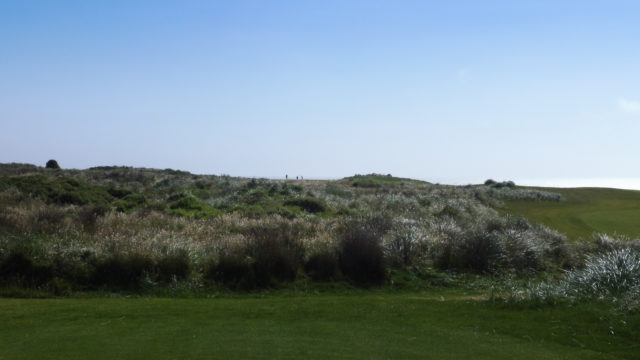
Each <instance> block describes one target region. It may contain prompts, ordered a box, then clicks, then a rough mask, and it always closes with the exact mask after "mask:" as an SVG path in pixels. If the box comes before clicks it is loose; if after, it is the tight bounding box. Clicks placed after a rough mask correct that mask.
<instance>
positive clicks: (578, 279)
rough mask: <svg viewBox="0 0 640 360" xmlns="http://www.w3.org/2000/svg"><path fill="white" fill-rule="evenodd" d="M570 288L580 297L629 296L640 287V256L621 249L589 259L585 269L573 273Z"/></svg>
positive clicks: (569, 277)
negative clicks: (627, 294) (629, 293)
mask: <svg viewBox="0 0 640 360" xmlns="http://www.w3.org/2000/svg"><path fill="white" fill-rule="evenodd" d="M566 287H567V293H568V294H569V295H570V296H574V297H578V298H580V297H596V298H610V297H618V296H622V295H625V294H626V293H628V292H630V291H631V290H634V289H636V288H638V287H640V253H638V252H637V251H634V250H631V249H621V250H613V251H611V252H608V253H605V254H598V255H591V256H588V257H587V261H586V263H585V266H584V268H583V269H579V270H575V271H572V272H570V273H569V275H568V276H567V280H566Z"/></svg>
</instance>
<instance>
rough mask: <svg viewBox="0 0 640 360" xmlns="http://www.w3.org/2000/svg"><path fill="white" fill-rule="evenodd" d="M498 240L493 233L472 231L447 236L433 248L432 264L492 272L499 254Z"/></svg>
mask: <svg viewBox="0 0 640 360" xmlns="http://www.w3.org/2000/svg"><path fill="white" fill-rule="evenodd" d="M499 240H500V239H499V237H498V235H497V234H495V233H484V232H473V231H470V232H467V233H464V234H460V235H459V237H457V238H447V239H446V240H444V241H442V242H441V243H440V244H438V247H437V249H435V250H434V252H435V254H434V266H435V267H436V268H438V269H442V270H458V271H472V272H477V273H490V272H493V271H494V270H496V265H497V261H498V256H499V255H500V247H499Z"/></svg>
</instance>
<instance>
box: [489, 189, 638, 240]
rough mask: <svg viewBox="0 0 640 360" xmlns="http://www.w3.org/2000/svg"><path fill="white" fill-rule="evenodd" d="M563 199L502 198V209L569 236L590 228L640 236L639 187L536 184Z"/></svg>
mask: <svg viewBox="0 0 640 360" xmlns="http://www.w3.org/2000/svg"><path fill="white" fill-rule="evenodd" d="M535 189H538V190H545V191H551V192H556V193H560V194H562V196H563V197H564V198H565V199H566V201H562V202H552V201H532V200H505V201H504V207H503V208H502V209H501V210H502V211H503V212H505V213H511V214H517V215H522V216H525V217H526V218H528V219H529V220H531V221H535V222H539V223H542V224H544V225H546V226H549V227H551V228H553V229H556V230H558V231H560V232H562V233H564V234H566V235H567V236H568V237H569V238H570V239H571V240H576V239H578V238H587V237H589V236H591V234H592V233H593V232H603V233H608V234H614V233H615V234H619V235H626V236H629V237H634V238H636V237H640V191H633V190H620V189H608V188H566V189H560V188H535Z"/></svg>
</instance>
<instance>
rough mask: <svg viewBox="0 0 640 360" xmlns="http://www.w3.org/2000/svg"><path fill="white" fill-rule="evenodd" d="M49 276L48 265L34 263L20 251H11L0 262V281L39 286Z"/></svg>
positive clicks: (49, 277) (47, 279)
mask: <svg viewBox="0 0 640 360" xmlns="http://www.w3.org/2000/svg"><path fill="white" fill-rule="evenodd" d="M51 277H52V271H51V266H50V265H45V264H36V263H34V262H33V261H32V260H31V258H30V257H29V256H27V255H26V254H24V253H23V252H21V251H11V252H10V253H9V255H8V256H7V257H6V258H5V259H3V260H2V262H0V282H4V283H11V282H13V283H15V284H21V285H26V286H39V285H43V284H45V283H46V282H47V281H49V279H51Z"/></svg>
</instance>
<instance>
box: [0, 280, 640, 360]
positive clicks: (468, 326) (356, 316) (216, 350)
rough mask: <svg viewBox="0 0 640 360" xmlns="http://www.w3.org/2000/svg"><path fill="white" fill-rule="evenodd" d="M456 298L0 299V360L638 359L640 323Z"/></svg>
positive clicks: (593, 308) (589, 310) (595, 311)
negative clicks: (151, 359) (273, 359)
mask: <svg viewBox="0 0 640 360" xmlns="http://www.w3.org/2000/svg"><path fill="white" fill-rule="evenodd" d="M603 314H608V313H606V312H603V309H602V308H601V307H600V306H599V305H598V304H582V305H579V306H557V307H550V308H543V309H526V308H520V309H514V308H507V309H505V308H504V307H503V306H501V305H496V304H492V303H490V302H487V301H477V300H473V299H472V298H471V297H468V296H466V295H465V294H463V293H460V292H456V293H417V294H397V293H388V292H386V293H385V292H373V293H367V294H364V293H355V294H352V295H316V296H293V297H288V296H282V295H278V296H270V297H266V298H249V297H242V298H235V299H225V298H219V299H162V298H133V299H125V298H114V299H105V298H94V299H31V300H26V299H20V300H14V299H1V300H0V359H36V358H48V359H84V358H86V357H87V356H91V358H95V359H114V358H123V359H148V358H153V359H174V358H183V359H186V358H188V359H205V358H206V359H211V358H220V359H229V358H243V359H272V358H277V359H298V358H308V359H316V358H317V359H326V358H340V359H355V358H357V359H391V358H393V359H425V358H433V359H464V358H474V359H514V358H517V359H620V358H628V359H630V358H638V357H639V356H640V344H638V342H637V339H638V336H640V333H639V332H638V331H639V329H640V326H639V325H640V318H639V317H638V316H637V315H635V316H633V317H629V316H627V317H625V318H624V320H625V322H622V321H621V320H620V319H618V318H617V317H615V316H610V315H603Z"/></svg>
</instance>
